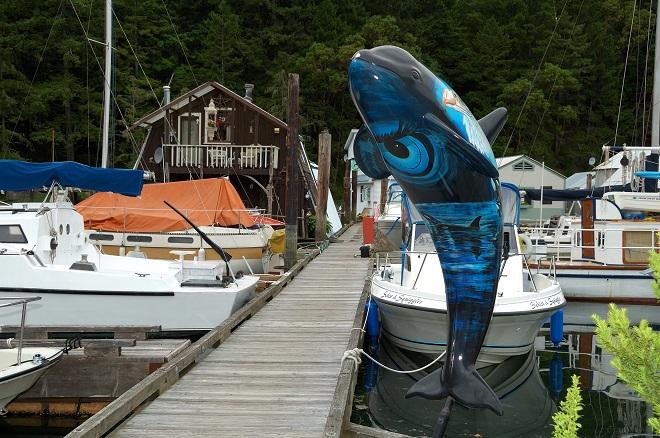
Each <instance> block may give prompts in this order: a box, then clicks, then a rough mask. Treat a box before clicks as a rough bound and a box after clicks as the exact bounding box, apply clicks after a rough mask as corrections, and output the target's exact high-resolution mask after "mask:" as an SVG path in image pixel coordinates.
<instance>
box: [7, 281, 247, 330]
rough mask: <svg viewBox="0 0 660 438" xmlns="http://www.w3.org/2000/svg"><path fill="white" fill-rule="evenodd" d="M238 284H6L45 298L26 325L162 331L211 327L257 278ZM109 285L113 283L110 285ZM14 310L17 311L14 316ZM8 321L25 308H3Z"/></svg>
mask: <svg viewBox="0 0 660 438" xmlns="http://www.w3.org/2000/svg"><path fill="white" fill-rule="evenodd" d="M243 280H245V281H244V282H243V283H241V284H240V287H239V286H236V285H235V284H230V285H229V286H228V287H226V288H223V289H219V288H208V290H199V289H198V290H191V291H176V292H162V291H161V292H137V291H136V292H130V291H121V292H118V291H111V290H106V291H103V290H96V291H81V290H65V291H63V290H48V289H30V290H26V289H17V288H2V289H0V295H3V296H16V297H23V296H34V295H35V294H36V295H39V296H41V297H42V299H41V301H38V302H35V303H32V304H31V305H30V312H29V314H28V318H27V324H30V325H46V326H57V325H63V326H75V325H91V326H122V325H135V326H160V327H161V330H163V331H180V330H181V331H185V330H209V329H212V328H214V327H216V326H217V325H219V324H220V323H222V321H224V320H225V319H227V318H228V317H229V316H230V315H231V314H232V313H233V312H235V311H236V310H238V309H239V308H240V307H241V306H243V305H244V304H245V303H246V302H247V301H248V300H249V299H250V298H251V297H252V296H253V295H254V290H255V287H256V284H257V281H258V278H256V277H244V278H243V279H241V280H239V282H241V281H243ZM108 286H110V285H108ZM12 314H13V315H14V316H12ZM0 317H1V318H2V320H3V321H10V320H12V319H10V318H14V319H13V320H15V321H19V320H20V310H13V309H12V310H7V309H3V311H2V312H0Z"/></svg>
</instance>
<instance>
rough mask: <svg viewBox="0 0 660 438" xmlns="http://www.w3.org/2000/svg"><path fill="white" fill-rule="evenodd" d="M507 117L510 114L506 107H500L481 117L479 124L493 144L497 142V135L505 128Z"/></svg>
mask: <svg viewBox="0 0 660 438" xmlns="http://www.w3.org/2000/svg"><path fill="white" fill-rule="evenodd" d="M507 118H508V115H507V110H506V108H504V107H499V108H495V109H494V110H493V111H491V112H490V113H488V114H487V115H485V116H484V117H483V118H481V119H479V126H481V129H483V131H484V134H485V135H486V138H487V139H488V142H489V143H490V144H491V145H492V144H493V143H495V140H497V136H498V135H500V131H502V128H504V124H505V123H506V119H507Z"/></svg>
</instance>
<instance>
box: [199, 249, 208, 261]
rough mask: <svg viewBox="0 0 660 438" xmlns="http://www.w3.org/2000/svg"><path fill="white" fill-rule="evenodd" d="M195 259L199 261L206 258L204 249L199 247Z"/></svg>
mask: <svg viewBox="0 0 660 438" xmlns="http://www.w3.org/2000/svg"><path fill="white" fill-rule="evenodd" d="M197 260H199V261H200V262H203V261H204V260H206V250H205V249H204V248H200V249H199V251H197Z"/></svg>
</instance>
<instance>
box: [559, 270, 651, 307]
mask: <svg viewBox="0 0 660 438" xmlns="http://www.w3.org/2000/svg"><path fill="white" fill-rule="evenodd" d="M557 280H558V281H559V283H560V284H561V287H562V290H563V291H564V295H565V296H566V298H568V299H569V300H570V299H577V300H580V299H582V300H595V301H608V300H611V301H615V302H616V301H630V302H632V301H638V300H642V301H643V300H648V301H649V304H653V302H654V301H656V298H655V295H654V294H653V277H652V276H651V275H647V274H645V273H644V272H643V271H631V270H614V269H612V270H604V269H598V270H595V269H593V270H590V269H561V268H560V267H559V266H558V267H557ZM640 303H641V301H640Z"/></svg>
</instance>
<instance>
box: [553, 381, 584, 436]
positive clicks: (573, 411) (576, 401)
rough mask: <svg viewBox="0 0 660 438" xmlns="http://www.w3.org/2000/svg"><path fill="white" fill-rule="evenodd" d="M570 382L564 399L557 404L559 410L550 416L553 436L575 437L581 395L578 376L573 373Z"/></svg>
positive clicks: (578, 427)
mask: <svg viewBox="0 0 660 438" xmlns="http://www.w3.org/2000/svg"><path fill="white" fill-rule="evenodd" d="M571 379H572V382H573V383H572V384H571V387H570V388H568V392H567V393H566V399H565V400H563V401H562V402H561V403H560V404H559V411H557V412H556V413H555V415H553V416H552V422H553V424H554V430H553V432H552V436H553V438H577V437H578V430H579V429H580V427H582V426H581V425H580V422H579V420H580V411H581V410H582V396H581V395H580V388H579V386H578V385H579V379H578V376H576V375H575V374H573V376H572V377H571Z"/></svg>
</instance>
